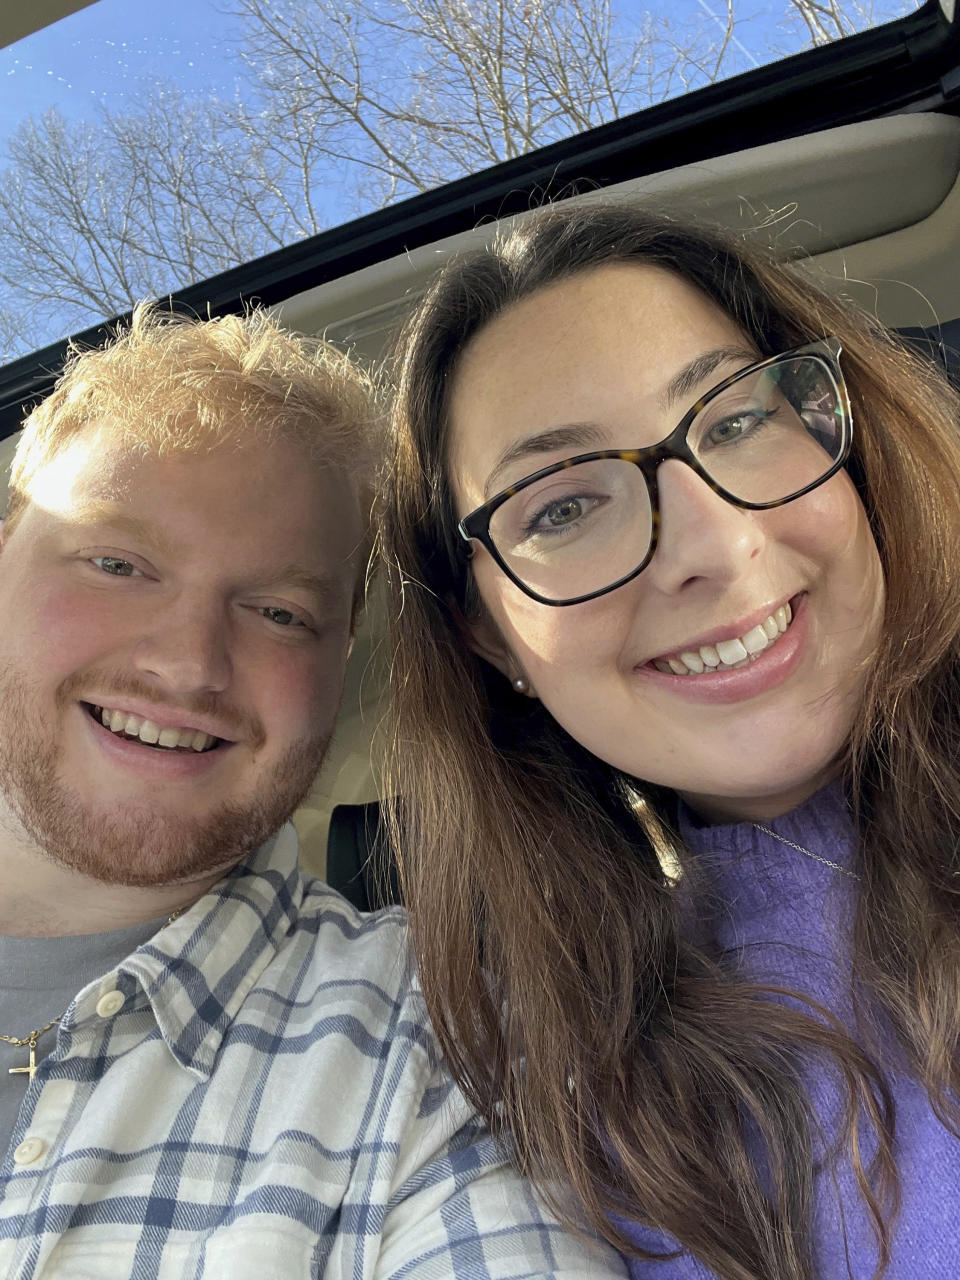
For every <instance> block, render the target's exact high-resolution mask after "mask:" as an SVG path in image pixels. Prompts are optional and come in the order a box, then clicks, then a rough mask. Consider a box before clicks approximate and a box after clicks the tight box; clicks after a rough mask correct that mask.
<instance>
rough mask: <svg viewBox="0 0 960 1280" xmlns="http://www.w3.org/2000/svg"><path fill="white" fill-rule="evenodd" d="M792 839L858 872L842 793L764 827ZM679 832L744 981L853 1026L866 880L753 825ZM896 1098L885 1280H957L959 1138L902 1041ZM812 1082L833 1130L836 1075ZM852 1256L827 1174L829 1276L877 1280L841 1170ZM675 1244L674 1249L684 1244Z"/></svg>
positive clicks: (666, 1271)
mask: <svg viewBox="0 0 960 1280" xmlns="http://www.w3.org/2000/svg"><path fill="white" fill-rule="evenodd" d="M765 825H767V826H769V827H770V828H771V830H775V831H776V832H777V833H778V835H781V836H783V837H784V838H785V839H787V840H792V841H794V842H795V843H796V844H799V845H803V846H804V847H805V848H806V849H809V850H811V851H812V852H813V853H816V854H818V855H819V856H820V857H822V858H827V859H829V860H830V861H831V862H834V863H837V864H839V865H840V866H846V867H850V866H851V865H852V864H853V860H854V853H853V849H854V832H853V827H852V824H851V821H850V817H849V814H848V812H847V808H846V804H845V802H844V798H843V793H842V790H841V788H840V786H839V785H834V786H831V787H828V788H826V790H824V791H821V792H820V793H819V794H817V795H816V796H814V797H813V798H812V799H811V800H809V801H807V803H806V804H804V805H802V806H801V807H800V808H799V809H796V810H794V811H793V812H792V813H789V814H786V815H785V816H783V817H781V818H777V819H776V820H775V821H772V822H769V823H766V824H765ZM681 834H682V836H683V838H684V841H685V842H686V844H687V846H688V847H689V848H690V849H692V850H693V851H694V853H695V855H696V856H697V857H698V861H700V862H702V864H703V869H704V873H705V876H706V883H707V884H708V885H709V887H710V888H711V889H712V890H713V894H714V895H715V900H714V904H713V907H712V909H711V916H710V920H709V922H708V923H705V928H707V929H708V930H709V933H710V936H711V938H712V939H713V940H714V944H715V945H716V946H717V947H719V948H720V949H721V950H722V951H724V952H736V953H740V954H741V955H742V960H741V969H740V971H741V972H742V973H743V975H744V977H747V978H752V979H755V980H759V981H763V982H772V983H774V982H775V983H777V984H778V985H783V986H786V987H789V988H790V989H792V990H795V991H798V992H801V993H803V994H805V995H808V996H811V997H813V999H815V1000H816V1001H818V1002H819V1003H821V1004H823V1005H824V1006H826V1007H827V1008H829V1009H831V1010H832V1011H833V1012H834V1013H835V1014H836V1015H837V1016H838V1017H839V1018H840V1019H841V1020H842V1021H843V1023H844V1024H845V1025H846V1026H847V1027H848V1028H850V1029H851V1030H852V1029H853V1015H852V1009H851V1002H850V994H849V980H850V959H849V936H850V924H851V921H852V916H853V911H854V907H855V896H856V892H857V884H856V881H855V880H854V879H852V878H851V877H850V876H847V875H843V874H842V873H841V872H839V871H837V870H835V869H834V868H832V867H829V866H825V865H824V864H823V863H821V862H817V861H815V859H813V858H811V857H807V856H806V855H805V854H803V853H800V852H798V851H797V850H796V849H792V848H790V847H788V846H786V845H783V844H781V843H779V841H777V840H774V839H772V838H771V837H770V836H767V835H764V834H762V833H761V832H760V831H758V830H757V828H756V827H755V826H753V824H752V823H742V824H738V825H734V826H719V827H702V826H698V825H697V824H696V822H695V820H694V819H693V818H692V816H691V815H690V814H689V813H682V814H681ZM881 1065H882V1066H883V1068H884V1070H885V1072H886V1074H887V1079H888V1082H889V1084H890V1087H891V1088H892V1090H893V1093H894V1097H895V1100H896V1108H897V1114H896V1154H897V1164H898V1168H899V1170H900V1178H901V1184H902V1196H903V1199H902V1208H901V1211H900V1216H899V1218H898V1221H897V1224H896V1226H895V1228H894V1235H893V1248H892V1258H891V1262H890V1266H889V1268H888V1270H887V1271H886V1273H885V1277H884V1280H956V1278H957V1277H960V1140H958V1139H957V1138H955V1137H954V1136H953V1135H952V1134H951V1133H949V1132H948V1130H946V1129H945V1128H944V1127H943V1125H942V1124H941V1123H940V1121H939V1120H938V1119H937V1118H936V1116H935V1115H934V1114H933V1111H932V1110H931V1108H930V1103H929V1101H928V1099H927V1095H926V1092H925V1090H924V1089H923V1087H922V1085H920V1084H919V1083H918V1082H917V1081H916V1080H914V1079H912V1078H911V1077H910V1076H909V1075H908V1074H907V1073H906V1072H905V1071H904V1070H903V1068H902V1059H901V1056H900V1053H899V1050H898V1048H897V1046H896V1045H895V1044H894V1043H893V1041H892V1039H891V1041H890V1043H889V1044H888V1045H887V1046H886V1049H885V1053H884V1057H883V1060H882V1062H881ZM804 1079H805V1083H806V1086H807V1088H808V1089H809V1092H810V1097H811V1100H812V1102H813V1105H814V1108H815V1110H816V1112H817V1115H818V1116H819V1117H820V1120H821V1121H822V1122H823V1123H824V1124H825V1125H827V1126H830V1127H831V1131H834V1129H835V1126H832V1123H831V1122H832V1121H833V1120H834V1118H835V1117H836V1116H837V1115H838V1107H839V1095H838V1092H837V1088H836V1085H835V1083H834V1082H833V1080H832V1079H831V1078H830V1077H829V1076H828V1075H827V1073H826V1072H818V1071H817V1070H816V1069H815V1068H813V1067H811V1068H810V1069H809V1070H808V1071H807V1072H806V1073H805V1077H804ZM838 1183H839V1193H840V1197H841V1198H842V1203H843V1212H844V1214H845V1217H846V1228H847V1243H848V1247H849V1256H850V1271H849V1273H848V1270H847V1264H846V1257H845V1253H844V1242H843V1235H842V1231H841V1227H840V1210H839V1207H838V1197H837V1190H836V1185H835V1184H834V1181H833V1179H832V1178H831V1176H830V1174H829V1173H827V1174H824V1175H821V1176H818V1178H817V1183H816V1200H815V1206H814V1215H815V1216H814V1238H815V1261H816V1274H817V1276H818V1277H819V1280H844V1277H846V1276H847V1275H848V1274H849V1275H852V1276H853V1277H854V1280H869V1277H870V1276H872V1274H873V1270H874V1267H875V1265H876V1260H877V1259H876V1246H875V1242H874V1238H873V1234H872V1232H871V1230H870V1227H869V1225H868V1223H867V1220H866V1215H865V1212H864V1210H863V1207H862V1201H861V1200H860V1197H859V1196H858V1194H857V1192H856V1190H855V1187H854V1183H853V1176H852V1173H850V1172H849V1163H848V1162H843V1164H842V1165H841V1166H840V1168H839V1170H838ZM621 1225H625V1226H626V1230H627V1232H628V1234H629V1235H630V1236H631V1238H632V1239H633V1240H634V1241H635V1242H636V1243H637V1244H640V1245H642V1246H644V1247H646V1248H650V1249H655V1250H657V1251H658V1252H660V1251H664V1250H666V1249H669V1248H670V1247H671V1244H672V1241H671V1240H670V1239H669V1238H668V1237H666V1236H665V1235H664V1234H663V1233H661V1232H657V1231H654V1230H652V1229H650V1228H647V1227H643V1226H641V1225H640V1224H638V1223H633V1224H621ZM674 1247H675V1246H674ZM630 1275H631V1276H633V1277H635V1278H637V1280H639V1278H641V1277H642V1280H709V1278H710V1277H712V1276H713V1273H712V1272H711V1271H709V1270H708V1269H707V1268H706V1267H705V1266H703V1265H702V1264H701V1263H699V1262H697V1261H696V1260H695V1259H694V1258H692V1257H691V1256H690V1255H689V1254H681V1255H680V1256H679V1257H677V1258H675V1259H673V1260H671V1261H666V1262H639V1261H633V1262H632V1263H631V1265H630Z"/></svg>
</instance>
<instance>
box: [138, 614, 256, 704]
mask: <svg viewBox="0 0 960 1280" xmlns="http://www.w3.org/2000/svg"><path fill="white" fill-rule="evenodd" d="M229 636H230V619H229V616H228V611H227V610H226V609H225V608H224V607H223V606H221V605H219V604H217V603H214V602H211V601H209V600H202V601H200V600H196V599H192V598H189V597H188V596H186V595H182V596H180V597H179V598H177V599H175V600H171V601H169V602H168V604H167V605H166V606H165V607H164V608H163V610H162V611H161V612H158V613H157V614H155V615H154V617H153V618H152V619H151V623H150V626H149V628H148V630H147V632H146V634H144V635H143V636H142V637H141V638H140V640H139V642H138V644H137V647H136V653H135V658H134V665H135V666H136V668H137V670H138V671H140V672H142V673H143V675H145V676H149V677H152V678H154V679H156V680H159V681H161V682H162V683H163V685H164V686H165V688H166V689H167V690H168V691H169V692H171V693H175V694H180V695H187V694H198V693H219V692H223V690H225V689H226V688H227V687H228V685H229V684H230V678H231V675H232V665H231V659H230V642H229Z"/></svg>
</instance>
